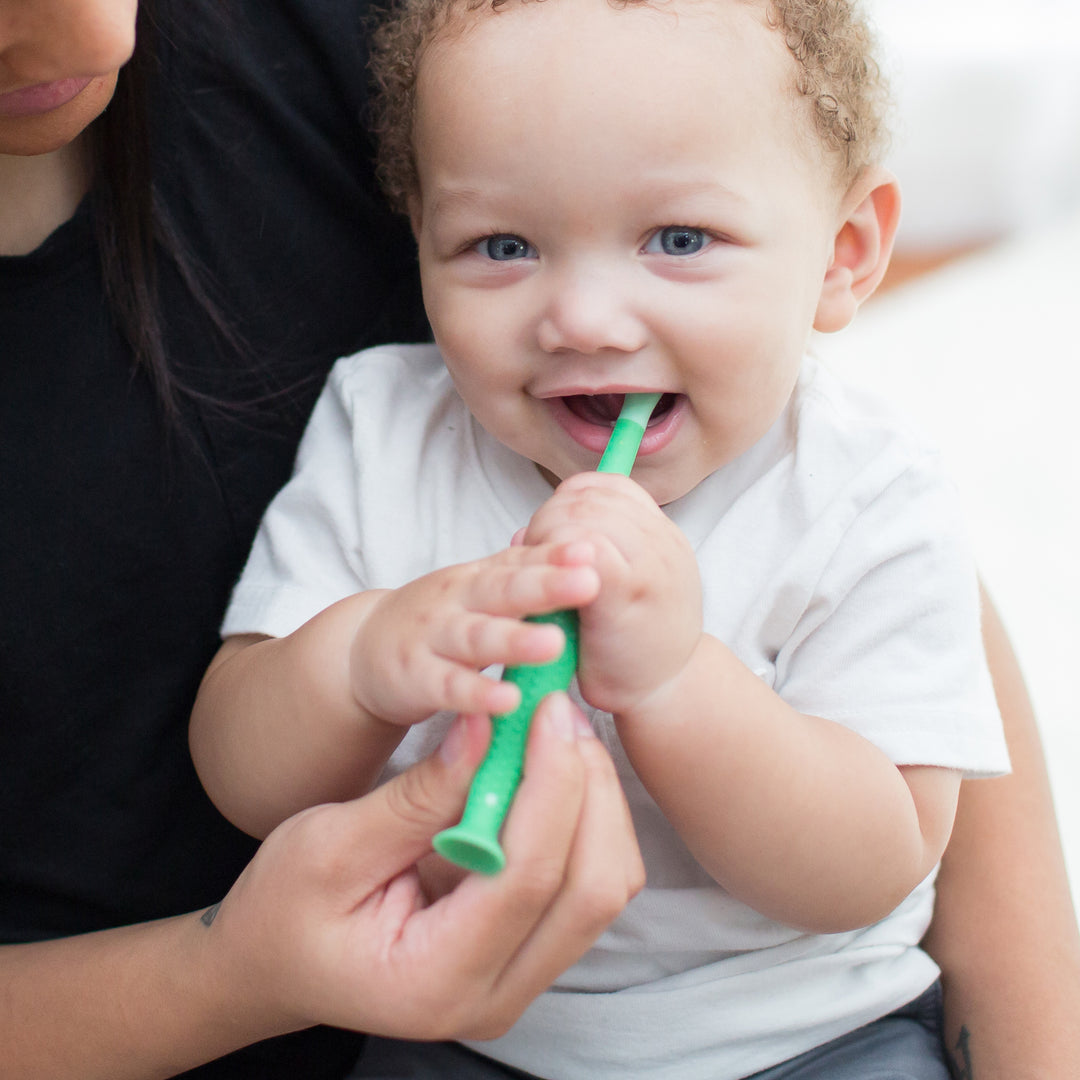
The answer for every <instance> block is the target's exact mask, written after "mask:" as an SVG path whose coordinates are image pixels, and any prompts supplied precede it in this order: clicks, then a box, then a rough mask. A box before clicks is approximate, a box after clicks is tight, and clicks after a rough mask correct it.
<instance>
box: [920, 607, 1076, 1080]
mask: <svg viewBox="0 0 1080 1080" xmlns="http://www.w3.org/2000/svg"><path fill="white" fill-rule="evenodd" d="M983 605H984V606H983V637H984V641H985V644H986V650H987V655H988V657H989V660H990V669H991V672H992V674H993V677H994V689H995V692H996V693H997V698H998V704H999V706H1000V707H1001V714H1002V717H1003V719H1004V721H1005V733H1006V735H1007V737H1008V742H1009V750H1010V754H1011V756H1012V765H1013V771H1012V773H1011V774H1010V775H1009V776H1003V777H1000V778H997V779H994V780H976V781H972V782H970V783H967V784H965V785H964V787H963V794H962V797H961V799H960V807H959V811H958V813H957V816H956V824H955V826H954V828H953V834H952V838H951V839H950V841H949V847H948V849H947V850H946V852H945V858H944V859H943V860H942V864H941V871H940V874H939V875H938V881H937V900H936V903H935V906H934V921H933V923H932V924H931V927H930V930H929V932H928V934H927V937H926V940H925V942H924V945H925V948H926V949H927V951H928V952H929V953H930V955H931V956H933V958H934V959H935V960H936V961H937V962H938V964H940V965H941V968H942V972H943V984H944V989H945V1022H946V1031H945V1042H946V1046H947V1047H948V1048H949V1050H950V1052H951V1056H952V1060H953V1064H954V1069H955V1074H956V1075H957V1076H958V1077H962V1078H966V1080H1059V1078H1060V1080H1065V1078H1066V1077H1072V1076H1078V1075H1080V933H1078V931H1077V923H1076V915H1075V909H1074V906H1073V901H1072V897H1071V896H1070V893H1069V882H1068V878H1067V876H1066V872H1065V862H1064V859H1063V857H1062V852H1061V845H1060V841H1059V839H1058V831H1057V823H1056V820H1055V817H1054V804H1053V799H1052V796H1051V791H1050V782H1049V778H1048V776H1047V772H1046V761H1045V758H1044V756H1043V752H1042V748H1041V745H1040V740H1039V731H1038V725H1037V723H1036V718H1035V715H1034V712H1033V711H1032V708H1031V701H1030V699H1029V697H1028V694H1027V690H1026V688H1025V686H1024V680H1023V675H1022V673H1021V671H1020V667H1019V664H1018V663H1017V660H1016V656H1015V654H1014V652H1013V650H1012V647H1011V645H1010V643H1009V640H1008V638H1007V636H1006V634H1005V629H1004V627H1003V626H1002V624H1001V620H1000V619H999V617H998V614H997V611H996V610H995V608H994V606H993V603H992V602H991V600H990V598H989V597H988V596H985V595H984V597H983ZM1003 867H1004V868H1005V869H1004V872H1003V869H1002V868H1003Z"/></svg>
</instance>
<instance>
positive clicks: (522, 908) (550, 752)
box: [423, 694, 585, 1016]
mask: <svg viewBox="0 0 1080 1080" xmlns="http://www.w3.org/2000/svg"><path fill="white" fill-rule="evenodd" d="M574 711H575V710H574V707H573V706H572V705H571V703H570V701H569V699H568V698H567V697H566V696H565V695H564V694H553V695H549V697H548V698H546V699H545V700H544V702H543V703H541V706H540V708H539V709H538V710H537V713H536V716H535V717H534V719H533V725H532V731H531V734H530V739H529V748H528V754H527V757H526V761H525V773H524V778H523V780H522V783H521V786H520V787H519V788H518V792H517V795H516V797H515V800H514V805H513V807H512V809H511V812H510V816H509V819H508V821H507V824H506V828H505V829H504V832H503V840H502V842H503V848H504V850H505V852H506V856H507V863H506V868H505V869H504V870H502V871H501V872H500V873H499V874H497V875H495V876H494V877H482V876H480V875H472V876H471V877H470V878H468V879H467V880H465V881H463V882H462V883H461V885H460V886H459V887H458V888H457V889H456V890H454V892H453V893H451V894H450V895H448V896H445V897H443V898H442V900H440V901H439V902H438V903H436V904H434V905H432V907H431V908H429V909H428V910H427V911H426V912H424V913H423V914H424V917H425V920H426V921H427V923H428V926H427V934H428V935H433V936H435V937H437V938H439V939H440V941H442V942H443V945H442V947H441V948H440V967H442V968H443V969H444V971H454V972H456V973H457V977H458V978H459V979H460V980H461V982H462V985H469V986H473V987H474V988H476V989H477V992H476V995H475V997H476V1007H475V1008H473V1009H472V1015H474V1016H478V1015H481V1014H482V1013H483V1012H484V1011H485V1010H486V1009H487V1008H488V1007H489V1004H488V1002H487V1000H486V999H487V997H488V990H489V989H490V987H491V986H492V985H494V984H495V983H496V982H497V981H498V979H499V978H500V977H501V975H502V973H503V971H504V970H505V969H506V967H507V965H508V964H509V963H510V962H511V960H512V959H513V957H514V956H515V955H516V953H517V952H518V950H519V949H520V948H521V945H522V943H523V942H524V941H525V940H526V939H527V938H528V937H529V936H530V935H531V934H532V932H533V931H534V929H535V927H536V925H537V924H538V923H539V922H540V921H541V919H542V918H543V916H544V913H545V912H546V910H547V909H548V907H549V905H550V904H551V902H552V899H553V898H554V897H555V896H556V895H557V894H558V892H559V890H560V889H561V888H562V885H563V882H564V880H565V876H566V870H567V866H568V863H569V859H570V853H571V850H572V848H573V844H574V836H575V833H576V830H577V825H578V819H579V817H580V813H581V807H582V804H583V802H584V797H585V766H584V762H583V760H582V757H581V755H580V754H579V752H578V748H577V730H576V727H575V721H574ZM466 1008H470V1006H469V1004H468V1003H466Z"/></svg>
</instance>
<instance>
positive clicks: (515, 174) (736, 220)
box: [413, 0, 842, 503]
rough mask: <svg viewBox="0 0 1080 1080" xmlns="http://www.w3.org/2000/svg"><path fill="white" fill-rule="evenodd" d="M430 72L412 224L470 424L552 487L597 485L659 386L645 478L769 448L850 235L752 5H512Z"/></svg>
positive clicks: (422, 105)
mask: <svg viewBox="0 0 1080 1080" xmlns="http://www.w3.org/2000/svg"><path fill="white" fill-rule="evenodd" d="M465 18H468V19H469V20H471V21H470V24H469V25H468V27H467V29H466V30H465V31H464V32H463V33H452V34H449V35H447V36H445V37H444V38H442V39H439V40H438V41H436V42H435V43H434V45H433V46H432V47H431V48H430V49H429V50H428V52H427V53H426V55H425V58H424V60H423V64H422V68H421V73H420V82H419V87H418V91H419V93H418V102H417V105H418V108H417V118H416V126H415V134H414V138H415V145H416V148H417V165H418V172H419V180H420V191H419V193H418V195H417V198H416V200H415V203H414V207H413V223H414V228H415V231H416V234H417V239H418V242H419V250H420V265H421V271H422V275H423V283H424V294H425V298H426V302H427V307H428V314H429V316H430V319H431V323H432V326H433V328H434V331H435V337H436V340H437V341H438V343H439V346H440V347H441V349H442V352H443V354H444V356H445V358H446V362H447V365H448V367H449V369H450V372H451V374H452V375H453V378H454V381H455V383H456V385H457V387H458V389H459V391H460V393H461V395H462V396H463V398H464V399H465V401H466V402H467V404H468V405H469V407H470V408H471V410H472V412H473V414H474V415H475V416H476V417H477V419H478V420H479V421H480V422H481V423H482V424H483V425H484V427H485V428H487V430H488V431H489V432H491V433H492V434H493V435H494V436H495V437H497V438H498V439H500V440H501V441H502V442H504V443H505V444H507V445H508V446H510V447H511V448H513V449H514V450H516V451H517V452H518V453H520V454H523V455H525V456H526V457H528V458H530V459H531V460H533V461H534V462H536V463H537V464H538V465H539V466H540V467H541V468H542V469H543V470H544V471H545V472H546V473H547V474H549V475H550V476H553V477H559V478H562V477H566V476H568V475H570V474H572V473H575V472H581V471H583V470H587V469H592V468H595V467H596V463H597V461H598V458H599V455H600V452H601V451H602V450H603V448H604V445H605V443H606V440H607V436H608V434H609V432H610V428H611V422H612V420H613V414H614V413H615V412H616V411H617V407H618V404H619V401H620V397H619V395H622V394H624V393H626V392H630V391H663V392H664V394H665V395H666V396H665V398H664V399H663V401H662V402H661V406H660V411H658V412H657V413H654V416H653V421H652V423H651V425H650V428H649V430H648V432H647V433H646V436H645V440H644V442H643V443H642V448H641V453H640V455H639V457H638V463H637V466H636V467H635V470H634V478H635V479H636V480H638V481H639V482H640V483H641V484H642V485H643V486H644V487H645V488H646V489H647V490H648V491H649V492H650V493H651V494H652V495H653V497H654V498H656V499H657V501H659V502H661V503H666V502H669V501H671V500H673V499H676V498H678V497H679V496H681V495H683V494H685V493H686V492H687V491H689V490H690V489H692V488H693V487H694V486H695V485H697V484H698V483H699V482H700V481H701V480H703V479H704V478H705V477H706V476H708V475H709V474H710V473H712V472H713V471H715V470H716V469H718V468H719V467H720V466H722V465H724V464H726V463H727V462H729V461H731V460H732V459H733V458H735V457H736V456H738V455H739V454H740V453H742V452H743V451H744V450H746V449H747V448H748V447H749V446H751V445H752V444H753V443H754V442H755V441H756V440H757V439H758V438H760V437H761V435H763V434H764V433H765V431H766V430H767V429H768V428H769V426H770V425H771V424H772V423H773V421H774V420H775V419H776V417H777V416H778V415H779V413H780V411H781V410H782V409H783V407H784V404H785V403H786V401H787V399H788V397H789V395H790V393H791V389H792V387H793V385H794V381H795V378H796V375H797V373H798V369H799V364H800V360H801V358H802V355H803V352H804V349H805V346H806V342H807V337H808V335H809V332H810V329H811V326H812V324H813V321H814V315H815V309H816V307H817V304H818V299H819V296H820V293H821V289H822V283H823V279H824V275H825V272H826V269H827V268H828V266H829V263H830V259H831V255H832V245H833V241H834V238H835V234H836V232H837V229H838V228H839V226H840V224H841V222H840V221H839V217H840V201H841V195H842V193H841V192H840V191H839V190H838V188H837V186H836V183H835V180H834V177H833V174H832V172H831V169H830V166H829V163H828V162H827V161H826V160H825V157H824V151H819V150H818V148H817V145H816V143H815V141H814V136H813V131H812V128H811V127H810V120H809V118H808V116H807V115H806V114H805V113H804V111H803V108H802V104H801V103H800V102H798V101H797V100H796V99H795V95H794V93H793V91H792V90H791V86H792V79H793V63H794V62H793V60H792V58H791V56H790V54H789V52H788V50H787V47H786V46H785V44H784V41H783V39H782V38H781V37H780V36H779V35H778V34H776V33H775V32H774V31H772V30H770V29H769V28H767V26H766V25H765V23H764V21H763V15H762V13H761V12H760V11H759V9H758V7H757V6H756V5H751V4H746V3H743V2H739V0H675V2H674V3H673V4H665V5H664V6H663V7H661V8H652V7H629V8H624V9H618V8H615V7H613V6H611V5H610V4H609V3H608V0H549V2H547V3H530V4H523V3H520V2H517V0H513V2H511V3H510V4H509V5H508V6H507V8H506V9H505V10H504V11H502V12H500V13H497V14H491V13H490V12H486V11H485V12H483V13H481V14H477V15H470V16H465Z"/></svg>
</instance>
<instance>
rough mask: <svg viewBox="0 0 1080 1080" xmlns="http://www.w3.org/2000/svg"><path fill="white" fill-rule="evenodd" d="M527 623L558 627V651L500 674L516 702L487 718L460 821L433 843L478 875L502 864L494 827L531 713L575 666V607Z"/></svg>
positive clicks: (505, 804) (517, 769) (510, 789)
mask: <svg viewBox="0 0 1080 1080" xmlns="http://www.w3.org/2000/svg"><path fill="white" fill-rule="evenodd" d="M527 621H529V622H548V623H555V624H556V625H557V626H560V627H561V628H562V631H563V633H564V634H565V635H566V646H565V648H564V649H563V652H562V655H561V656H559V657H558V658H557V659H555V660H553V661H551V662H550V663H548V664H523V665H521V666H519V667H508V668H507V669H506V671H505V672H503V680H504V681H505V682H512V683H514V684H515V685H516V686H517V687H518V689H519V690H520V691H521V703H520V704H519V705H518V707H517V708H516V709H514V710H513V712H508V713H503V714H502V715H501V716H494V717H492V721H491V745H490V746H489V747H488V752H487V756H486V757H485V758H484V760H483V761H482V762H481V764H480V768H479V769H477V771H476V775H475V776H474V777H473V782H472V786H471V787H470V789H469V798H468V801H467V802H466V804H465V812H464V813H463V814H462V817H461V821H460V822H459V823H458V824H457V825H455V826H454V827H453V828H451V829H445V830H443V831H442V832H441V833H439V834H438V835H437V836H436V837H435V839H434V841H433V843H434V847H435V850H436V851H437V852H438V853H439V854H440V855H442V856H443V857H444V858H446V859H449V860H450V861H451V862H452V863H456V864H457V865H458V866H461V867H464V868H465V869H466V870H475V871H478V872H479V873H481V874H495V873H498V872H499V871H500V870H501V869H502V868H503V867H504V866H505V865H506V857H505V856H504V855H503V851H502V848H501V847H500V846H499V841H498V836H499V830H500V829H501V828H502V824H503V820H504V819H505V817H506V814H507V812H508V811H509V809H510V803H511V802H512V801H513V798H514V793H515V792H516V791H517V788H518V784H519V783H520V782H521V770H522V763H523V762H524V760H525V744H526V743H527V742H528V739H529V726H530V724H531V722H532V717H533V713H534V712H536V708H537V706H538V705H539V704H540V702H541V701H542V700H543V699H544V698H545V697H547V695H548V694H550V693H553V692H554V691H556V690H566V689H567V688H568V687H569V686H570V682H571V680H572V679H573V678H574V671H575V670H576V668H577V644H578V618H577V612H576V611H553V612H551V614H549V615H531V616H529V618H528V620H527Z"/></svg>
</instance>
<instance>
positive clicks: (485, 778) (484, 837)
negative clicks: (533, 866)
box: [432, 394, 660, 874]
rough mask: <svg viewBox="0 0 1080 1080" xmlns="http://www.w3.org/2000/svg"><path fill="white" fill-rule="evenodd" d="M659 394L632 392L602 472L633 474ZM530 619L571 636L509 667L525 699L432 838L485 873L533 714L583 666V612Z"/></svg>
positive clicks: (498, 865) (505, 719) (501, 719)
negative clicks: (534, 659) (536, 659)
mask: <svg viewBox="0 0 1080 1080" xmlns="http://www.w3.org/2000/svg"><path fill="white" fill-rule="evenodd" d="M659 399H660V395H659V394H628V395H627V396H626V400H625V402H624V404H623V409H622V411H621V412H620V414H619V419H618V420H617V421H616V422H615V426H614V428H613V430H612V432H611V438H610V439H609V440H608V445H607V449H606V450H605V451H604V455H603V457H602V458H601V459H600V464H599V465H598V466H597V472H611V473H622V474H623V475H624V476H629V475H630V470H631V469H632V468H633V465H634V459H635V457H636V456H637V452H638V447H639V446H640V445H641V439H642V436H643V435H644V434H645V426H646V424H647V423H648V420H649V414H650V413H651V412H652V410H653V407H654V406H655V405H656V403H657V401H659ZM529 621H530V622H551V623H555V624H556V625H558V626H561V627H562V630H563V633H564V634H565V635H566V646H565V648H564V649H563V653H562V655H561V656H560V657H559V658H558V659H556V660H553V661H552V662H551V663H549V664H529V665H523V666H521V667H509V668H507V669H506V671H505V672H504V673H503V679H504V680H505V681H507V682H512V683H514V684H515V685H517V687H518V688H519V689H520V690H521V704H520V705H518V707H517V708H516V709H515V710H514V711H513V712H509V713H504V714H503V715H502V716H493V717H492V718H491V745H490V746H489V747H488V752H487V756H486V757H485V758H484V760H483V762H481V764H480V768H479V769H478V770H477V772H476V775H475V776H474V777H473V782H472V787H471V788H470V789H469V798H468V801H467V802H466V803H465V812H464V814H463V815H462V818H461V821H460V822H459V823H458V824H457V825H455V826H453V827H452V828H450V829H444V830H443V831H442V832H441V833H439V834H438V835H437V836H436V837H435V839H434V840H433V841H432V843H433V845H434V848H435V850H436V851H437V852H438V853H439V854H440V855H442V856H443V858H445V859H449V860H450V862H452V863H456V864H457V865H458V866H461V867H463V868H464V869H466V870H473V871H476V872H478V873H481V874H496V873H498V872H499V871H500V870H501V869H502V868H503V867H504V866H505V865H506V856H505V855H504V854H503V850H502V848H501V847H500V846H499V830H500V829H501V828H502V823H503V820H504V819H505V818H506V815H507V812H508V811H509V809H510V803H511V802H512V801H513V798H514V793H515V792H516V791H517V787H518V784H519V783H520V782H521V772H522V765H523V763H524V760H525V744H526V743H527V742H528V738H529V725H530V724H531V723H532V717H533V713H534V712H535V711H536V707H537V706H538V705H539V704H540V702H541V701H542V700H543V699H544V698H545V697H546V696H547V695H548V694H550V693H553V692H555V691H556V690H566V689H567V688H568V687H569V686H570V683H571V681H572V680H573V678H574V672H575V670H576V669H577V653H578V618H577V612H576V611H555V612H552V613H551V614H550V615H533V616H530V617H529Z"/></svg>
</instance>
